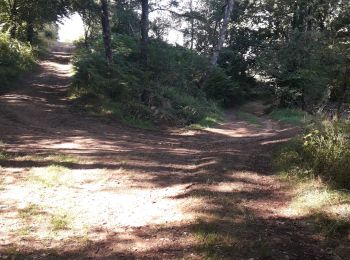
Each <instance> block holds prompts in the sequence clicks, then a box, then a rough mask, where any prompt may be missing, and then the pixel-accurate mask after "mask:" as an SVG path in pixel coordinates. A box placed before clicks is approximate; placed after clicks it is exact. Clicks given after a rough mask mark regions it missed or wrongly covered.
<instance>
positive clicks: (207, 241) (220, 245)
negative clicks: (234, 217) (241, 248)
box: [193, 220, 235, 259]
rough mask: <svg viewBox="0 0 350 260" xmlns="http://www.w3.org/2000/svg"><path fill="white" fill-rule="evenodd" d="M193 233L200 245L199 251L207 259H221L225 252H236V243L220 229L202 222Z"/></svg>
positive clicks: (200, 221)
mask: <svg viewBox="0 0 350 260" xmlns="http://www.w3.org/2000/svg"><path fill="white" fill-rule="evenodd" d="M193 233H194V236H195V238H196V239H197V241H198V242H199V243H200V247H199V250H200V251H201V253H203V254H205V258H206V259H221V258H220V256H222V255H223V254H224V253H225V252H227V251H230V250H234V249H233V248H234V246H235V243H234V241H233V238H232V237H230V236H229V234H223V233H222V230H220V228H219V227H218V226H217V225H215V224H212V223H206V222H204V221H202V220H199V221H198V224H197V225H196V226H195V227H194V228H193Z"/></svg>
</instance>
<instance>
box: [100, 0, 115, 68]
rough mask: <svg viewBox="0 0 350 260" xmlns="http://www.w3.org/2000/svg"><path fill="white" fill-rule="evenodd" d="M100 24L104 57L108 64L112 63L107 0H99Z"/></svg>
mask: <svg viewBox="0 0 350 260" xmlns="http://www.w3.org/2000/svg"><path fill="white" fill-rule="evenodd" d="M101 24H102V32H103V42H104V47H105V53H106V59H107V62H108V64H112V62H113V54H112V43H111V27H110V23H109V7H108V0H101Z"/></svg>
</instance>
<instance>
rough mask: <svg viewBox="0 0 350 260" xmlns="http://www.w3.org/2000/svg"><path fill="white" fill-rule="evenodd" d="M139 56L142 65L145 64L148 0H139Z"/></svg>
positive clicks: (146, 54)
mask: <svg viewBox="0 0 350 260" xmlns="http://www.w3.org/2000/svg"><path fill="white" fill-rule="evenodd" d="M141 4H142V16H141V58H142V61H143V63H144V65H147V56H148V32H149V4H148V0H141Z"/></svg>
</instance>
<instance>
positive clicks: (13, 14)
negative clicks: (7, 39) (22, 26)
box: [10, 0, 17, 39]
mask: <svg viewBox="0 0 350 260" xmlns="http://www.w3.org/2000/svg"><path fill="white" fill-rule="evenodd" d="M16 16H17V1H16V0H14V1H13V3H12V7H11V15H10V20H11V22H12V27H11V30H10V36H11V38H12V39H14V38H16V34H17V22H16Z"/></svg>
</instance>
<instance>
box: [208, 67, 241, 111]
mask: <svg viewBox="0 0 350 260" xmlns="http://www.w3.org/2000/svg"><path fill="white" fill-rule="evenodd" d="M204 91H205V93H206V94H207V96H208V97H210V98H211V99H213V100H216V101H218V102H219V103H220V104H221V105H222V106H224V107H232V106H235V105H239V104H241V103H242V102H243V101H244V100H245V98H246V93H245V92H244V91H243V89H242V88H241V86H240V84H239V83H238V82H236V81H233V80H232V79H230V78H229V77H228V76H227V75H226V73H225V71H224V70H223V69H221V68H216V69H215V70H214V72H213V73H212V75H211V76H210V77H209V79H208V81H207V82H206V84H205V86H204Z"/></svg>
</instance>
